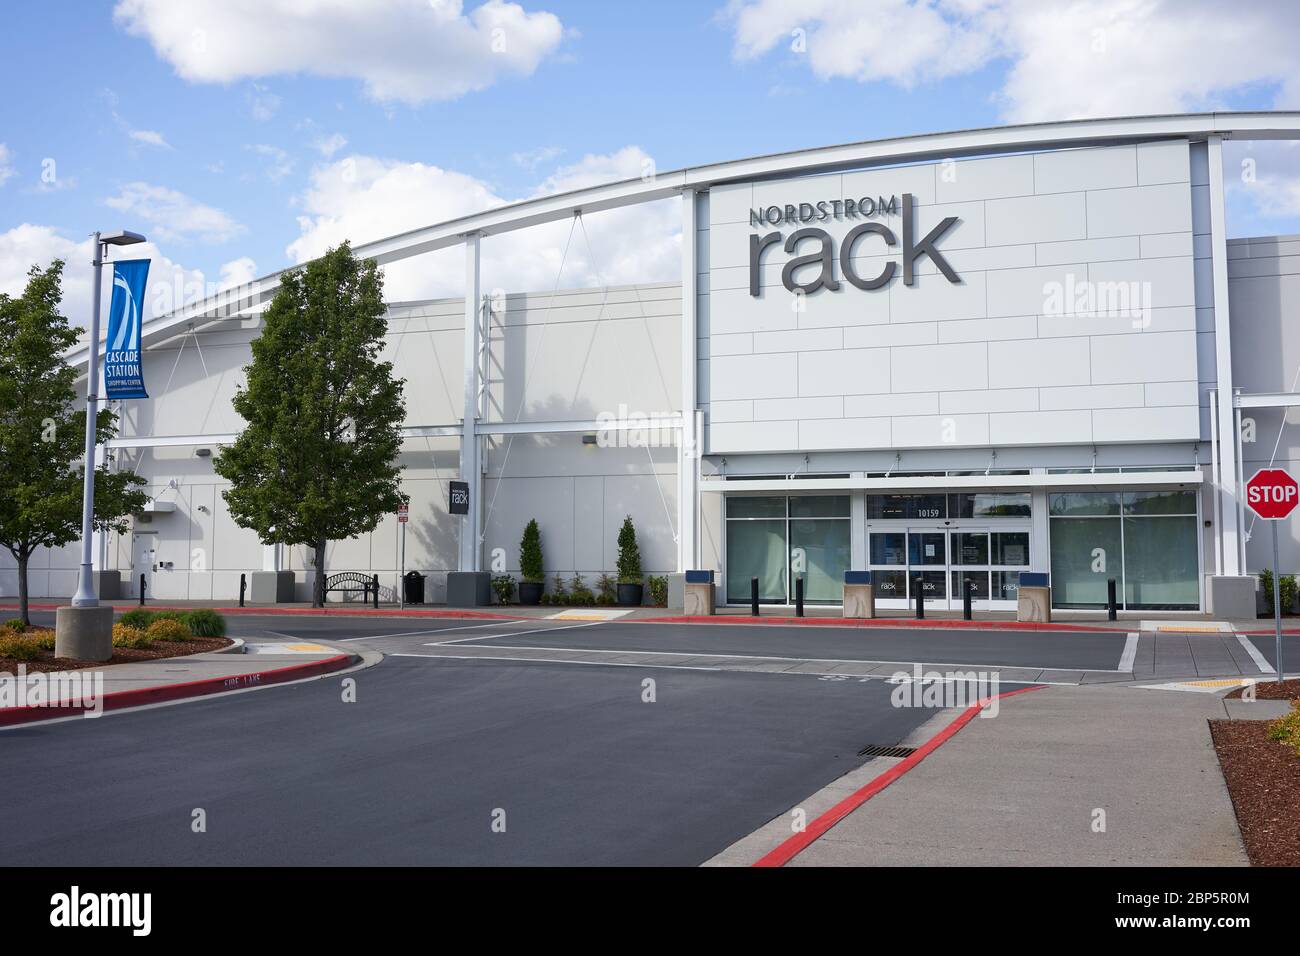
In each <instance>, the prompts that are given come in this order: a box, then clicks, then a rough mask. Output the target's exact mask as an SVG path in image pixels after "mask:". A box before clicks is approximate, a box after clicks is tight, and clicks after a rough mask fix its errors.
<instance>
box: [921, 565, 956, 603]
mask: <svg viewBox="0 0 1300 956" xmlns="http://www.w3.org/2000/svg"><path fill="white" fill-rule="evenodd" d="M912 577H914V578H915V577H919V578H920V579H921V593H922V594H924V595H925V599H926V600H927V601H942V600H945V599H947V597H948V574H947V572H946V571H923V572H921V573H920V574H919V575H917V574H914V575H912Z"/></svg>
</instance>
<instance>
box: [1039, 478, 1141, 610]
mask: <svg viewBox="0 0 1300 956" xmlns="http://www.w3.org/2000/svg"><path fill="white" fill-rule="evenodd" d="M1116 499H1117V504H1118V496H1116ZM1119 521H1120V519H1118V518H1053V519H1052V528H1051V536H1052V603H1053V604H1054V605H1055V606H1056V607H1086V606H1095V605H1104V604H1105V603H1106V579H1107V578H1115V579H1116V580H1117V581H1118V580H1120V579H1121V578H1122V577H1123V569H1124V559H1123V554H1122V549H1121V546H1120V526H1119Z"/></svg>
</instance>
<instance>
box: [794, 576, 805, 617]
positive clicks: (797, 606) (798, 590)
mask: <svg viewBox="0 0 1300 956" xmlns="http://www.w3.org/2000/svg"><path fill="white" fill-rule="evenodd" d="M794 616H795V617H803V575H802V574H801V575H799V576H798V577H797V578H795V579H794Z"/></svg>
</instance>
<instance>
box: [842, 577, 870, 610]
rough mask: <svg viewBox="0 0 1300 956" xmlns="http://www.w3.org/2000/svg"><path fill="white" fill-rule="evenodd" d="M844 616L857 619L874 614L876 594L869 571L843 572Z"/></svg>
mask: <svg viewBox="0 0 1300 956" xmlns="http://www.w3.org/2000/svg"><path fill="white" fill-rule="evenodd" d="M844 616H845V617H848V618H859V619H863V618H873V617H875V616H876V596H875V593H874V590H873V588H872V585H871V572H870V571H845V572H844Z"/></svg>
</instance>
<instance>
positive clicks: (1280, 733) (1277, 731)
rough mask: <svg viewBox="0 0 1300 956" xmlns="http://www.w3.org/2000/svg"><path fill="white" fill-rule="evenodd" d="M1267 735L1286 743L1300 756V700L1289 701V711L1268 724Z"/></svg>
mask: <svg viewBox="0 0 1300 956" xmlns="http://www.w3.org/2000/svg"><path fill="white" fill-rule="evenodd" d="M1268 735H1269V736H1270V737H1271V738H1273V739H1274V740H1278V741H1281V742H1282V743H1284V744H1286V745H1287V746H1288V747H1290V748H1291V749H1292V750H1294V751H1295V754H1296V756H1297V757H1300V700H1293V701H1291V713H1289V714H1287V715H1286V716H1285V717H1279V718H1278V719H1277V720H1275V721H1273V722H1272V723H1271V724H1269V725H1268Z"/></svg>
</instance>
